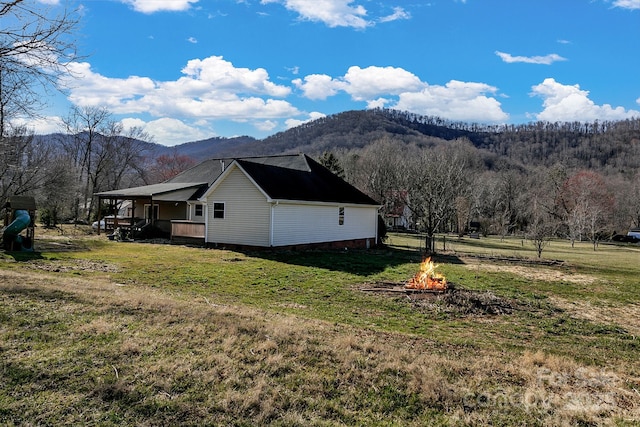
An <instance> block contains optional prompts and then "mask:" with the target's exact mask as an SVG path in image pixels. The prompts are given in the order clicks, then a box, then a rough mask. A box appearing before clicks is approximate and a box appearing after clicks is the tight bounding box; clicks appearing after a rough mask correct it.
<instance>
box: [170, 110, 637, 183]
mask: <svg viewBox="0 0 640 427" xmlns="http://www.w3.org/2000/svg"><path fill="white" fill-rule="evenodd" d="M460 139H463V140H468V141H469V142H471V144H472V145H473V146H474V147H476V148H477V149H478V150H479V151H478V153H477V154H478V156H479V157H480V158H481V159H482V160H483V161H484V162H485V163H486V165H487V168H488V169H492V168H503V167H508V166H506V165H512V166H516V165H526V166H552V165H554V164H561V165H563V166H565V167H567V168H571V169H582V168H584V169H595V170H598V171H601V172H604V173H612V172H617V173H624V174H630V173H634V172H635V171H636V170H638V168H640V118H637V119H629V120H624V121H617V122H612V121H604V122H594V123H580V122H570V123H566V122H556V123H549V122H534V123H528V124H520V125H495V126H487V125H480V124H475V123H471V124H470V123H464V122H453V121H447V120H444V119H441V118H439V117H432V116H420V115H416V114H412V113H407V112H400V111H395V110H381V109H374V110H366V111H347V112H343V113H339V114H335V115H331V116H327V117H323V118H321V119H317V120H314V121H312V122H308V123H305V124H303V125H301V126H298V127H295V128H293V129H289V130H287V131H285V132H280V133H277V134H275V135H273V136H270V137H268V138H265V139H263V140H255V139H253V138H250V137H238V138H231V139H226V138H212V139H208V140H204V141H198V142H190V143H187V144H182V145H178V146H176V150H177V151H178V153H179V154H182V155H187V156H190V157H193V158H195V159H197V160H200V159H203V158H206V157H223V156H252V155H272V154H283V153H297V152H304V153H308V154H310V155H319V154H321V153H323V152H325V151H334V152H335V151H350V150H354V149H355V150H358V149H362V148H364V147H366V146H368V145H370V144H373V143H375V142H376V141H380V140H387V141H393V142H395V143H398V144H401V143H402V144H410V145H416V146H418V147H430V146H437V145H441V144H446V143H447V141H453V140H460Z"/></svg>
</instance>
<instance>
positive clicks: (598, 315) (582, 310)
mask: <svg viewBox="0 0 640 427" xmlns="http://www.w3.org/2000/svg"><path fill="white" fill-rule="evenodd" d="M549 300H550V301H551V302H552V303H553V304H554V305H555V306H557V307H558V308H560V309H562V310H565V311H566V312H567V313H569V314H570V315H571V316H573V317H575V318H577V319H583V320H587V321H590V322H595V323H602V324H616V325H620V327H621V328H623V329H624V330H626V331H628V332H630V333H632V334H633V335H634V336H636V337H640V305H639V304H634V303H629V304H626V305H610V304H609V305H605V304H599V305H594V304H593V303H591V302H588V301H579V300H574V301H569V300H567V299H564V298H560V297H558V296H551V297H550V298H549Z"/></svg>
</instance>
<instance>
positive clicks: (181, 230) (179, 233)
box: [171, 219, 205, 239]
mask: <svg viewBox="0 0 640 427" xmlns="http://www.w3.org/2000/svg"><path fill="white" fill-rule="evenodd" d="M204 236H205V228H204V222H193V221H186V220H175V219H174V220H172V221H171V238H174V237H194V238H198V239H204Z"/></svg>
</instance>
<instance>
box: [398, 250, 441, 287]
mask: <svg viewBox="0 0 640 427" xmlns="http://www.w3.org/2000/svg"><path fill="white" fill-rule="evenodd" d="M437 267H438V266H437V265H436V264H434V263H433V261H431V257H429V258H427V259H425V260H424V261H422V263H421V264H420V271H419V272H418V273H417V274H416V275H415V276H414V277H412V278H411V279H410V280H409V282H407V284H406V285H405V288H407V289H427V290H432V291H444V290H446V289H447V279H446V278H445V277H444V276H443V275H442V274H440V273H436V271H435V270H436V268H437Z"/></svg>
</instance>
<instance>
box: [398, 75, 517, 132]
mask: <svg viewBox="0 0 640 427" xmlns="http://www.w3.org/2000/svg"><path fill="white" fill-rule="evenodd" d="M496 91H497V89H496V88H495V87H493V86H489V85H487V84H484V83H473V82H461V81H457V80H451V81H450V82H448V83H447V84H446V85H445V86H437V85H430V86H427V87H426V88H424V89H423V90H422V91H420V92H406V93H402V94H401V95H400V99H399V101H398V102H397V103H396V105H395V106H394V108H396V109H399V110H406V111H411V112H414V113H417V114H422V115H427V116H439V117H443V118H446V119H450V120H461V121H478V122H494V123H501V122H504V121H506V120H507V119H508V118H509V115H508V114H507V113H505V112H504V111H502V107H501V104H500V102H498V100H496V99H495V98H493V97H488V96H486V94H487V93H495V92H496Z"/></svg>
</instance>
